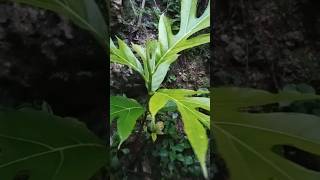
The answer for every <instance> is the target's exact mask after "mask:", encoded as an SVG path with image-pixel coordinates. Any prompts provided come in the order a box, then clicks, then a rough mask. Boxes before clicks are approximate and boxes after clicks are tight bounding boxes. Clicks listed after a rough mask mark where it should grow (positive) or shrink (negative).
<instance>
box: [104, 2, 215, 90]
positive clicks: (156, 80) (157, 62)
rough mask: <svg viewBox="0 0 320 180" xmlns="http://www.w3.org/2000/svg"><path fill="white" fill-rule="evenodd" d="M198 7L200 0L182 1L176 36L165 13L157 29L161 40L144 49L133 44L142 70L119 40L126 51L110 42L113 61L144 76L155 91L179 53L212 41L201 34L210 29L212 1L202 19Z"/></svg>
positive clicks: (149, 43) (150, 87)
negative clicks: (141, 63)
mask: <svg viewBox="0 0 320 180" xmlns="http://www.w3.org/2000/svg"><path fill="white" fill-rule="evenodd" d="M197 4H198V1H197V0H182V1H181V23H180V30H179V32H178V33H177V34H176V35H174V34H173V33H172V31H171V23H170V20H169V19H168V18H167V17H166V16H165V15H164V14H163V15H161V17H160V21H159V26H158V32H159V35H158V40H149V41H147V43H146V45H145V46H144V47H143V46H140V45H136V44H133V45H132V48H133V49H134V50H135V52H136V53H137V54H138V55H139V57H140V58H141V60H142V62H143V67H142V65H139V64H140V62H139V61H138V59H137V58H136V57H135V56H134V54H133V53H132V51H131V49H130V47H129V46H127V45H124V44H123V41H119V40H118V44H119V46H120V45H121V46H122V47H125V48H121V47H119V49H117V48H116V47H115V46H114V43H113V41H112V40H110V44H111V61H112V62H115V63H120V64H125V65H128V66H129V67H131V68H133V69H134V70H136V71H138V72H139V73H140V74H141V75H142V76H143V77H144V79H145V81H146V86H147V88H148V90H149V91H150V92H155V91H156V90H157V89H158V88H159V87H160V85H161V83H162V82H163V80H164V78H165V77H166V75H167V72H168V70H169V67H170V65H171V64H172V63H173V62H174V61H176V60H177V59H178V57H179V54H178V53H180V52H181V51H183V50H185V49H189V48H192V47H195V46H199V45H201V44H205V43H208V42H209V41H210V34H208V33H205V34H203V33H199V32H200V31H201V30H203V29H205V28H207V27H209V26H210V2H209V4H208V6H207V8H206V10H205V11H204V13H203V14H202V15H201V16H200V17H197V16H196V11H197ZM196 33H198V34H196ZM192 36H193V37H192ZM119 54H120V55H119ZM121 54H122V55H124V54H126V56H121ZM120 57H121V58H120Z"/></svg>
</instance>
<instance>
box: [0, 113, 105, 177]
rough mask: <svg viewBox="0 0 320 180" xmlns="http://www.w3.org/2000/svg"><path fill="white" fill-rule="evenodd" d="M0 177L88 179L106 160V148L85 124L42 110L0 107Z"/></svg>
mask: <svg viewBox="0 0 320 180" xmlns="http://www.w3.org/2000/svg"><path fill="white" fill-rule="evenodd" d="M0 149H1V152H0V177H1V179H15V178H17V177H18V176H19V175H21V174H24V175H26V176H28V177H29V178H28V179H29V180H43V179H52V180H70V179H77V180H88V179H90V178H91V177H92V176H93V175H94V173H96V172H97V171H98V170H99V169H100V168H101V167H103V166H104V165H105V164H106V163H107V150H106V146H105V144H103V143H102V142H101V141H100V140H99V139H98V138H97V137H96V136H95V135H94V134H93V133H91V132H90V131H89V130H88V129H87V128H86V127H85V125H84V124H82V123H80V122H78V121H76V120H74V119H67V118H61V117H58V116H54V115H51V114H48V113H46V112H43V111H35V110H27V109H24V110H1V111H0Z"/></svg>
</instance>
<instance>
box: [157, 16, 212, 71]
mask: <svg viewBox="0 0 320 180" xmlns="http://www.w3.org/2000/svg"><path fill="white" fill-rule="evenodd" d="M208 17H209V13H208V14H207V15H206V16H205V17H203V19H201V21H198V22H197V23H196V24H195V25H194V26H193V27H192V28H190V29H191V30H190V31H188V32H187V33H186V34H184V35H183V36H182V37H181V38H180V39H178V40H177V41H176V42H175V43H174V44H173V46H172V47H170V48H169V49H168V50H167V51H166V52H165V53H164V55H163V56H161V58H160V60H159V61H158V63H157V65H156V69H157V68H158V67H159V65H160V64H161V63H162V61H164V60H163V59H164V58H165V57H166V56H167V55H168V54H170V52H171V51H172V50H173V49H174V48H175V47H176V46H177V45H178V44H179V43H181V41H183V40H184V39H185V38H186V37H188V36H189V34H190V33H191V32H192V30H193V29H195V28H196V27H197V26H198V25H199V24H201V23H202V21H204V20H205V19H206V18H208ZM170 33H172V32H170ZM175 37H177V34H176V35H174V37H173V39H175Z"/></svg>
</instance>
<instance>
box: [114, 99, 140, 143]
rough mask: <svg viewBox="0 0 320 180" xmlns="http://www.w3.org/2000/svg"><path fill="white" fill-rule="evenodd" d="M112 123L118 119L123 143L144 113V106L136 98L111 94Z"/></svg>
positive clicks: (118, 130) (119, 132)
mask: <svg viewBox="0 0 320 180" xmlns="http://www.w3.org/2000/svg"><path fill="white" fill-rule="evenodd" d="M110 102H111V103H110V108H111V109H110V120H111V121H110V123H111V122H112V121H113V120H115V119H116V120H117V128H118V129H117V132H118V134H119V137H120V144H119V146H118V147H119V148H120V146H121V144H122V143H123V142H124V141H125V140H126V139H127V138H128V137H129V135H130V134H131V132H132V130H133V129H134V127H135V124H136V121H137V119H138V118H139V117H140V116H141V115H142V114H143V112H144V108H143V107H142V106H141V105H140V104H139V103H138V102H137V101H135V100H133V99H128V98H125V97H122V96H111V101H110Z"/></svg>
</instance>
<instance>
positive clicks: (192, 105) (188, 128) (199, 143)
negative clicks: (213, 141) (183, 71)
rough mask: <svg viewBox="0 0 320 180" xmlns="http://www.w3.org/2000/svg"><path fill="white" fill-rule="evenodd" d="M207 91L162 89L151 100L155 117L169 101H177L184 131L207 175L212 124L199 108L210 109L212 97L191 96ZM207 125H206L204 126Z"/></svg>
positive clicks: (151, 110) (151, 111) (150, 103)
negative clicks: (208, 130)
mask: <svg viewBox="0 0 320 180" xmlns="http://www.w3.org/2000/svg"><path fill="white" fill-rule="evenodd" d="M207 93H208V92H207V91H192V90H185V89H160V90H158V91H157V92H155V94H154V95H153V96H152V97H151V99H150V101H149V110H150V113H151V115H152V117H153V119H155V116H156V114H157V112H158V111H159V110H160V109H162V108H163V107H165V105H166V104H167V103H168V102H169V101H173V102H174V103H176V105H177V107H178V111H179V112H180V114H181V116H182V121H183V123H184V131H185V133H186V134H187V137H188V140H189V142H190V144H191V147H192V149H193V151H194V152H195V154H196V156H197V158H198V160H199V161H200V165H201V167H202V170H203V174H204V176H205V177H207V176H208V173H207V169H206V163H205V161H206V153H207V150H208V137H207V132H206V128H205V127H207V128H209V126H210V117H209V116H208V115H206V114H204V113H202V112H201V111H199V108H202V109H204V110H207V111H209V110H210V99H209V98H206V97H191V96H193V95H198V94H207ZM204 126H205V127H204Z"/></svg>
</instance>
